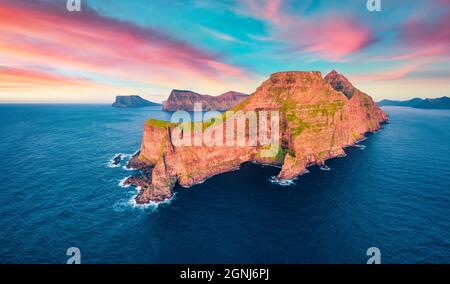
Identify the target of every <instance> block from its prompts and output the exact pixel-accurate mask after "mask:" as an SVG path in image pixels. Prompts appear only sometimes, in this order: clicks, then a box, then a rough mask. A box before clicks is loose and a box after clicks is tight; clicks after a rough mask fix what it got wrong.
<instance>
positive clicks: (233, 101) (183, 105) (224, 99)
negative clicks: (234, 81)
mask: <svg viewBox="0 0 450 284" xmlns="http://www.w3.org/2000/svg"><path fill="white" fill-rule="evenodd" d="M246 98H247V95H245V94H242V93H238V92H233V91H230V92H227V93H224V94H222V95H220V96H216V97H214V96H209V95H200V94H198V93H195V92H191V91H181V90H173V91H172V92H171V93H170V95H169V98H168V99H167V101H165V102H164V105H163V110H166V111H177V110H185V111H193V110H194V104H195V103H201V104H202V108H203V110H206V111H209V110H219V111H225V110H228V109H230V108H232V107H234V106H235V105H237V104H239V103H240V102H242V101H243V100H244V99H246Z"/></svg>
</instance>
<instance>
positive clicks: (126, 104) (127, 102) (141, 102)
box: [112, 96, 161, 108]
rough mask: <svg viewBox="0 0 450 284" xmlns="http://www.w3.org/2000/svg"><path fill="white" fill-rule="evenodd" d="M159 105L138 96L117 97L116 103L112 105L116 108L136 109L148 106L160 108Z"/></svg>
mask: <svg viewBox="0 0 450 284" xmlns="http://www.w3.org/2000/svg"><path fill="white" fill-rule="evenodd" d="M160 105H161V104H158V103H154V102H151V101H147V100H145V99H143V98H141V97H140V96H117V97H116V101H115V102H114V103H113V104H112V106H113V107H117V108H138V107H149V106H160Z"/></svg>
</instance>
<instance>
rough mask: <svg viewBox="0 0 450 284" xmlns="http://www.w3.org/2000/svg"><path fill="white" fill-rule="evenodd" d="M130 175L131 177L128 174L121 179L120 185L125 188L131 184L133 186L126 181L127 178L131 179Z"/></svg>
mask: <svg viewBox="0 0 450 284" xmlns="http://www.w3.org/2000/svg"><path fill="white" fill-rule="evenodd" d="M130 177H131V176H127V177H125V178H123V179H121V180H120V182H119V186H120V187H123V188H127V187H130V186H131V185H130V184H125V181H126V180H127V179H129V178H130Z"/></svg>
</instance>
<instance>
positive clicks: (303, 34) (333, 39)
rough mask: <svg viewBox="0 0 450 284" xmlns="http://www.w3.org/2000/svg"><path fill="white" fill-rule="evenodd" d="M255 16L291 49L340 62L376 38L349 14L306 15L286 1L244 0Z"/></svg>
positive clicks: (251, 13)
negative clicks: (288, 6)
mask: <svg viewBox="0 0 450 284" xmlns="http://www.w3.org/2000/svg"><path fill="white" fill-rule="evenodd" d="M241 2H242V4H243V5H244V6H246V7H247V9H248V11H249V13H250V15H251V16H253V17H256V18H259V19H263V20H265V21H266V22H267V23H269V25H270V27H271V28H272V29H273V33H274V35H273V36H274V39H276V40H280V39H281V40H283V41H284V42H287V43H288V44H289V45H290V49H294V51H299V52H309V53H312V54H314V55H317V56H319V57H321V58H324V59H327V60H332V61H339V60H342V59H343V58H344V57H346V56H348V55H351V54H353V53H356V52H359V51H361V50H362V49H364V48H365V47H367V46H369V45H370V44H371V43H373V42H374V41H375V38H374V36H373V33H372V31H371V29H369V28H368V27H367V26H365V25H363V24H362V23H360V22H358V21H357V20H356V19H353V18H351V17H349V16H343V15H339V14H337V15H330V14H328V15H327V16H326V17H314V18H303V17H301V16H294V15H292V14H290V13H287V12H285V11H284V10H283V5H285V4H287V3H288V2H289V1H286V0H265V1H255V0H241Z"/></svg>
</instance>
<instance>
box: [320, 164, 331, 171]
mask: <svg viewBox="0 0 450 284" xmlns="http://www.w3.org/2000/svg"><path fill="white" fill-rule="evenodd" d="M320 170H322V171H331V168H330V167H329V166H327V165H323V166H321V167H320Z"/></svg>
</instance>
